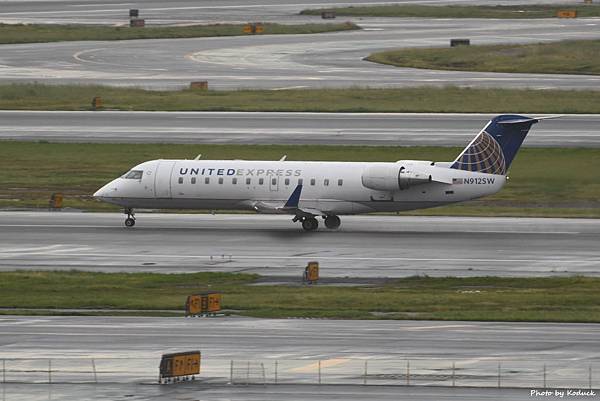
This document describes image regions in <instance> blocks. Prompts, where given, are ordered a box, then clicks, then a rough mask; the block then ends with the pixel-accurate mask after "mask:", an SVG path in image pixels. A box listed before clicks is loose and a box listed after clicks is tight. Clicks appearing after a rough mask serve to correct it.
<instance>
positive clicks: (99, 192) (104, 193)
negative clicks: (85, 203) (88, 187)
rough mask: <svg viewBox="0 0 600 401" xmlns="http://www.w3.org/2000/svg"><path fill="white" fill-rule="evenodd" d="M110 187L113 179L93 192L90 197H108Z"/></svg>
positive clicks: (112, 184) (112, 185)
mask: <svg viewBox="0 0 600 401" xmlns="http://www.w3.org/2000/svg"><path fill="white" fill-rule="evenodd" d="M111 187H114V181H112V182H109V183H108V184H106V185H105V186H103V187H102V188H100V189H99V190H97V191H96V192H94V194H93V195H92V197H94V199H103V198H107V197H110V193H111ZM113 191H116V188H114V189H113Z"/></svg>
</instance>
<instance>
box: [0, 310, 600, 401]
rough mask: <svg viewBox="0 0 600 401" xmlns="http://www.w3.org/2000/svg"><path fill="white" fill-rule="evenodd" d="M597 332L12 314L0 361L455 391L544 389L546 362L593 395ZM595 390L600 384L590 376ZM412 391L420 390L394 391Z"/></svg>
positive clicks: (2, 331) (108, 374) (23, 371)
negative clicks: (175, 368) (193, 353)
mask: <svg viewBox="0 0 600 401" xmlns="http://www.w3.org/2000/svg"><path fill="white" fill-rule="evenodd" d="M599 331H600V325H597V324H554V323H488V322H456V321H450V322H431V321H347V320H305V319H253V318H235V317H233V318H225V317H221V318H210V319H207V318H204V319H202V318H196V319H193V318H192V319H186V318H141V317H40V316H32V317H13V316H5V317H0V357H1V358H2V359H4V360H5V363H6V365H5V366H6V370H7V376H6V381H7V382H10V383H13V382H33V383H44V382H47V381H48V374H47V370H48V367H49V365H48V360H51V361H52V362H51V365H50V367H51V369H52V370H53V372H52V377H51V379H50V380H52V382H53V383H56V384H60V383H71V382H74V383H82V382H86V383H89V382H93V381H94V376H93V368H92V366H95V370H96V378H95V380H97V381H98V383H103V384H106V383H115V384H116V383H119V384H121V383H139V384H142V383H143V384H148V385H151V384H155V383H156V374H157V370H158V369H157V366H158V362H159V360H160V356H161V355H162V354H163V353H170V352H180V351H186V350H198V349H199V350H200V351H201V352H202V372H201V375H200V379H201V382H202V383H201V385H203V387H204V388H205V389H207V390H209V393H210V387H212V385H217V386H219V385H223V384H226V383H229V382H230V380H233V383H235V384H245V383H254V384H257V383H275V381H277V383H278V384H305V385H311V384H312V385H314V384H317V383H318V372H319V369H318V365H319V363H318V361H321V383H322V384H339V385H354V386H357V385H361V384H364V380H365V370H364V369H365V362H367V384H371V385H374V386H377V385H383V386H386V385H396V386H404V385H406V384H412V385H413V386H432V385H442V386H451V385H452V377H453V376H454V384H455V385H456V386H460V387H465V386H472V387H488V388H490V387H497V386H498V364H500V376H501V383H500V385H501V387H508V388H510V387H513V388H515V387H521V388H535V387H541V385H542V383H543V368H544V365H546V375H547V378H546V379H547V386H548V387H567V388H587V387H588V386H589V384H590V383H589V381H590V378H589V367H590V366H592V367H596V366H597V364H598V362H600V352H599V350H598V347H597V346H596V345H597V338H598V335H599V334H600V332H599ZM92 359H93V360H94V363H93V365H92V362H91V360H92ZM232 361H233V369H232V366H231V364H232ZM407 362H408V369H409V372H410V375H411V380H410V381H409V382H408V383H407V382H406V369H407ZM453 362H454V366H455V368H454V375H452V363H453ZM263 369H264V374H263ZM44 370H45V372H44ZM276 370H277V373H275V371H276ZM276 375H277V378H276V377H275V376H276ZM591 384H592V387H594V388H597V387H598V384H599V382H598V376H597V373H596V374H595V375H594V371H593V372H592V383H591ZM153 387H155V388H154V389H151V390H150V391H152V392H156V391H160V390H158V389H156V387H158V386H153ZM167 388H168V387H167ZM217 388H218V387H217ZM9 389H10V388H9ZM190 389H191V390H194V388H193V387H192V388H190ZM196 390H197V388H196ZM405 390H406V391H408V393H410V391H412V390H410V389H405V388H402V387H397V388H396V389H395V391H397V392H398V393H402V392H403V391H405ZM71 391H73V390H71ZM213 391H214V390H213ZM326 391H327V390H326ZM334 391H335V390H334ZM373 391H375V392H379V391H381V392H383V393H385V392H386V391H385V390H378V389H377V387H374V389H373ZM388 391H389V390H388ZM463 391H464V390H463ZM488 391H490V390H488ZM232 392H233V393H235V390H232ZM425 394H428V393H425ZM429 394H430V393H429ZM454 394H456V393H454ZM458 394H460V392H459V393H458ZM483 394H484V395H485V391H484V392H483ZM491 394H496V393H494V392H491ZM511 394H517V395H522V394H523V393H511ZM316 395H317V396H319V395H320V396H322V393H320V392H317V394H316ZM455 397H456V396H455Z"/></svg>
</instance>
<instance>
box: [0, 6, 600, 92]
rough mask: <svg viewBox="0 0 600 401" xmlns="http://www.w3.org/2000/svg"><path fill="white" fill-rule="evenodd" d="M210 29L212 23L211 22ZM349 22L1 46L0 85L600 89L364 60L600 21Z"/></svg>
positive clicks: (539, 36)
mask: <svg viewBox="0 0 600 401" xmlns="http://www.w3.org/2000/svg"><path fill="white" fill-rule="evenodd" d="M316 5H319V3H316ZM121 7H122V6H121ZM121 7H119V8H118V9H117V10H115V12H119V13H123V14H124V13H125V11H126V9H127V8H128V7H123V8H124V10H121ZM287 7H288V8H289V6H287ZM182 8H183V7H182ZM293 8H294V10H293V11H292V10H289V9H285V10H284V11H283V13H284V14H286V15H287V16H288V17H289V18H291V17H293V19H294V22H322V20H321V19H320V17H310V16H298V15H295V13H296V12H297V11H299V10H298V6H294V7H293ZM249 9H252V10H254V12H255V13H266V14H269V11H268V10H272V9H271V8H270V6H269V5H265V6H264V7H262V6H257V7H249ZM275 9H277V7H275ZM199 10H201V9H197V10H196V11H197V12H199ZM180 11H181V10H180ZM78 12H79V13H85V11H81V10H78ZM111 12H112V11H111ZM58 13H60V12H58ZM281 13H282V11H277V12H275V14H276V17H275V18H276V19H277V20H279V18H282V17H281ZM22 14H23V13H20V14H19V12H16V14H13V15H17V16H18V15H22ZM249 15H252V14H251V13H250V14H249ZM1 18H2V15H1V14H0V19H1ZM340 20H342V19H340ZM345 20H346V19H343V20H342V21H345ZM217 21H219V19H215V20H214V21H213V22H217ZM247 21H248V18H244V19H243V21H242V22H247ZM356 22H358V23H359V24H360V26H361V27H362V28H364V29H363V30H360V31H348V32H337V33H330V34H315V35H261V36H239V37H220V38H219V37H216V38H194V39H155V40H131V41H113V42H110V41H107V42H94V41H91V42H60V43H36V44H15V45H2V46H1V48H2V55H1V56H0V80H2V81H4V82H32V81H36V82H40V83H47V84H75V83H79V84H103V85H114V86H138V87H145V88H151V89H177V88H182V87H187V86H189V82H190V81H197V80H208V81H209V86H210V88H212V89H218V90H231V89H238V88H263V89H283V88H327V87H338V88H339V87H351V86H359V87H364V86H369V87H406V86H423V85H427V86H445V85H458V86H467V87H472V86H476V87H502V88H519V89H523V88H534V89H596V88H599V87H600V85H599V84H600V77H598V76H593V75H552V74H502V73H484V72H461V71H433V70H420V69H410V68H396V67H392V66H385V65H380V64H375V63H371V62H367V61H363V58H364V57H366V56H368V55H369V54H370V53H372V52H374V51H379V50H384V49H392V48H400V47H432V46H448V44H449V40H450V38H455V37H460V38H463V37H464V38H470V39H471V43H472V44H493V43H532V42H547V41H557V40H565V39H597V38H598V24H600V22H599V21H598V19H595V18H577V19H573V20H564V19H541V20H494V19H492V20H488V19H462V20H457V19H422V18H408V19H405V18H359V19H356Z"/></svg>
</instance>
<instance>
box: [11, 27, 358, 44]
mask: <svg viewBox="0 0 600 401" xmlns="http://www.w3.org/2000/svg"><path fill="white" fill-rule="evenodd" d="M243 28H244V25H243V24H214V25H192V26H177V27H174V26H168V27H145V28H130V27H128V26H127V27H113V26H102V25H41V24H31V25H29V24H27V25H24V24H0V44H10V43H39V42H59V41H73V40H131V39H173V38H201V37H212V36H239V35H246V34H245V33H244V31H243ZM354 29H360V28H359V27H358V26H356V25H354V24H352V23H350V22H345V23H338V24H304V25H282V24H271V23H267V24H264V32H263V33H262V34H263V35H266V34H309V33H323V32H334V31H347V30H354ZM259 35H260V34H259Z"/></svg>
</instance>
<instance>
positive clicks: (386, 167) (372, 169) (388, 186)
mask: <svg viewBox="0 0 600 401" xmlns="http://www.w3.org/2000/svg"><path fill="white" fill-rule="evenodd" d="M425 163H429V162H424V163H423V164H425ZM419 164H420V163H419ZM414 167H417V166H414V164H413V163H402V162H398V163H381V164H379V163H378V164H373V165H371V166H369V167H367V168H366V169H365V171H363V173H362V176H361V179H362V184H363V185H364V186H365V187H367V188H370V189H374V190H377V191H388V192H396V191H399V190H403V189H407V188H410V187H412V186H415V185H419V184H426V183H428V182H431V174H428V173H424V172H422V171H418V169H415V168H414ZM423 170H426V169H423Z"/></svg>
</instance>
